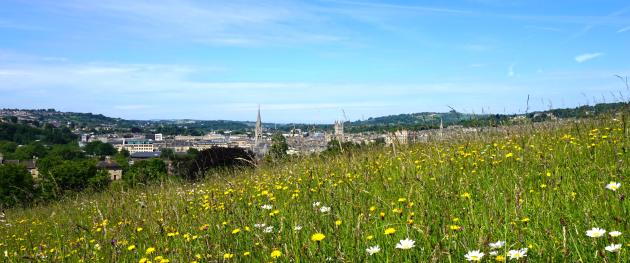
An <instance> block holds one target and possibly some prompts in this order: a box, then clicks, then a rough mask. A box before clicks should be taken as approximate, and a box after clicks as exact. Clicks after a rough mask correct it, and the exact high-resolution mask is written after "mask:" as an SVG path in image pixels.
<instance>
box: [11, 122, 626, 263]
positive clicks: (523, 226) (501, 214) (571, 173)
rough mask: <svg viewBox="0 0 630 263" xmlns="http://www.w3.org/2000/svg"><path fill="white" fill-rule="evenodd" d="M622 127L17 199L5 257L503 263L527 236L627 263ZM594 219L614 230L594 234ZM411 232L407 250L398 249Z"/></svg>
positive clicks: (561, 126)
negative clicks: (33, 204) (54, 199)
mask: <svg viewBox="0 0 630 263" xmlns="http://www.w3.org/2000/svg"><path fill="white" fill-rule="evenodd" d="M626 114H627V113H626ZM624 125H625V124H624V122H623V121H622V118H621V117H618V119H614V116H611V117H607V118H601V119H591V120H583V121H579V122H577V121H569V122H559V123H544V124H542V125H523V126H518V127H511V128H499V129H492V130H487V131H484V132H481V133H477V134H463V135H461V136H457V137H453V138H450V139H448V140H438V141H430V142H427V143H421V144H414V145H409V146H405V145H398V146H397V147H396V149H395V151H394V150H393V148H373V149H369V150H364V151H361V152H351V153H345V154H342V155H338V156H334V157H325V156H322V157H305V158H301V159H298V160H293V161H290V162H287V163H284V164H280V165H270V166H264V167H259V168H257V169H255V170H242V171H236V172H228V171H225V172H221V173H220V174H216V175H214V176H210V177H209V178H208V179H207V180H206V181H204V182H202V183H197V184H183V183H166V184H163V185H159V186H148V187H144V188H140V189H124V190H111V191H109V192H105V193H101V194H96V195H90V196H82V197H77V198H74V199H69V200H64V201H62V202H59V203H55V204H51V205H48V206H42V207H37V208H32V209H13V210H9V211H6V216H5V217H4V218H2V219H0V220H3V222H2V224H1V225H0V237H1V239H0V253H3V252H4V254H0V258H1V259H2V260H3V261H4V262H22V261H29V260H30V261H68V262H76V261H84V262H94V261H116V262H143V261H144V260H146V261H147V262H148V261H152V262H165V261H168V260H170V261H171V262H193V261H197V262H224V261H225V262H229V261H240V262H269V261H279V262H290V261H292V262H317V261H345V262H362V261H368V262H429V261H431V262H452V261H456V262H461V261H463V260H465V254H466V253H467V252H468V251H472V250H481V252H483V253H485V256H484V257H483V258H482V260H483V261H495V260H497V259H498V260H502V259H505V260H508V261H509V260H510V259H509V257H507V253H508V251H509V250H516V249H522V248H528V251H527V252H526V255H527V256H526V257H525V258H522V259H520V261H531V262H541V261H544V262H576V261H581V262H595V261H597V262H601V261H608V262H628V261H630V253H629V252H628V251H629V250H630V243H629V242H630V239H628V236H629V235H630V232H629V231H630V226H629V223H630V221H629V220H628V218H629V216H630V204H629V202H628V200H626V195H627V194H628V188H629V186H628V178H629V177H630V174H629V173H630V170H629V166H628V159H629V158H628V131H627V130H625V126H624ZM610 181H615V182H620V183H621V187H620V188H619V189H617V190H616V191H612V190H609V189H606V188H605V186H606V185H607V184H608V183H609V182H610ZM266 205H270V206H271V208H270V209H267V208H269V207H268V206H266ZM263 206H265V208H263ZM322 207H330V211H328V212H322V211H325V210H326V209H325V208H324V209H322ZM263 224H264V226H263ZM593 227H600V228H604V229H606V230H608V231H612V230H617V231H620V232H622V235H621V236H619V237H611V236H609V235H608V234H606V235H604V236H602V237H599V238H592V237H589V236H587V235H586V231H587V230H589V229H591V228H593ZM389 228H393V229H394V230H395V232H394V233H393V234H391V235H386V234H385V229H389ZM316 233H321V234H323V235H324V236H325V238H324V239H323V240H321V241H313V240H312V239H311V238H312V236H313V235H314V234H316ZM407 238H408V239H411V240H414V241H415V246H414V247H413V248H411V249H408V250H403V249H397V248H395V247H396V244H397V243H398V242H399V241H400V240H401V239H407ZM499 240H502V241H505V246H504V247H502V248H498V249H491V248H490V247H489V244H490V243H493V242H496V241H499ZM610 244H621V245H622V249H621V250H619V251H618V252H608V251H606V250H605V249H604V248H605V247H606V246H608V245H610ZM376 245H378V246H379V247H380V248H381V250H380V252H378V253H375V254H373V255H369V254H368V253H367V252H366V249H367V248H368V247H372V246H376ZM147 249H148V250H147ZM153 250H154V251H153ZM5 251H6V252H5ZM492 251H495V252H496V255H492V256H491V255H490V252H492ZM272 253H273V254H272ZM512 261H516V260H512Z"/></svg>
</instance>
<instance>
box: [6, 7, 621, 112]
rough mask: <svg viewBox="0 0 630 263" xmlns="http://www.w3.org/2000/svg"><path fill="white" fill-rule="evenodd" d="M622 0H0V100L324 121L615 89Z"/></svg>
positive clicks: (595, 96)
mask: <svg viewBox="0 0 630 263" xmlns="http://www.w3.org/2000/svg"><path fill="white" fill-rule="evenodd" d="M629 47H630V2H628V1H606V0H599V1H595V0H593V1H584V0H574V1H538V0H522V1H521V0H513V1H512V0H463V1H449V2H448V3H446V1H383V2H377V1H363V0H356V1H355V0H349V1H345V0H339V1H337V0H332V1H281V0H277V1H265V0H257V1H233V0H231V1H192V0H186V1H183V0H182V1H174V0H137V1H129V0H100V1H84V0H58V1H48V0H46V1H38V0H32V1H21V0H3V1H2V4H0V93H1V94H2V96H0V107H8V108H56V109H58V110H63V111H79V112H94V113H102V114H105V115H108V116H114V117H123V118H128V119H171V118H193V119H233V120H255V116H256V114H255V111H256V109H257V107H258V105H259V104H260V105H261V108H262V113H263V120H264V121H269V122H305V123H330V122H332V121H333V120H336V119H343V114H342V110H343V111H345V112H346V115H347V117H348V119H350V120H356V119H362V118H368V117H374V116H382V115H389V114H398V113H412V112H422V111H448V110H449V108H448V106H451V107H454V108H455V109H457V110H459V111H462V112H469V113H481V112H486V113H487V112H492V113H520V112H524V110H525V108H526V99H527V96H528V95H530V96H531V100H530V109H546V108H549V107H554V108H556V107H574V106H577V105H582V104H587V103H590V104H592V103H595V102H610V101H616V100H619V99H620V98H622V97H623V98H624V99H628V98H629V97H630V91H629V90H626V89H625V87H624V86H623V83H622V82H621V81H620V80H619V79H617V78H615V77H614V75H615V74H619V75H630V65H629V62H630V52H629Z"/></svg>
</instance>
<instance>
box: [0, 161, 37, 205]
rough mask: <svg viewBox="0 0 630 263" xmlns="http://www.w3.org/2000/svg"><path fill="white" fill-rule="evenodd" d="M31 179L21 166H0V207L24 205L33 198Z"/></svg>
mask: <svg viewBox="0 0 630 263" xmlns="http://www.w3.org/2000/svg"><path fill="white" fill-rule="evenodd" d="M33 193H34V191H33V177H32V176H31V174H30V173H29V172H28V170H26V167H25V166H23V165H16V164H6V165H0V207H10V206H14V205H17V204H22V205H26V204H28V203H30V202H31V201H32V200H33V199H34V198H33V197H34V195H33Z"/></svg>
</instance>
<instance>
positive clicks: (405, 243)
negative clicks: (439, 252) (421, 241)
mask: <svg viewBox="0 0 630 263" xmlns="http://www.w3.org/2000/svg"><path fill="white" fill-rule="evenodd" d="M415 243H416V241H413V240H411V239H409V238H406V239H402V240H400V242H398V244H396V248H398V249H411V248H413V247H415V246H416V245H415Z"/></svg>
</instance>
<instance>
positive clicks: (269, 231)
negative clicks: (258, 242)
mask: <svg viewBox="0 0 630 263" xmlns="http://www.w3.org/2000/svg"><path fill="white" fill-rule="evenodd" d="M263 232H265V233H271V232H273V226H268V227H265V229H263Z"/></svg>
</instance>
